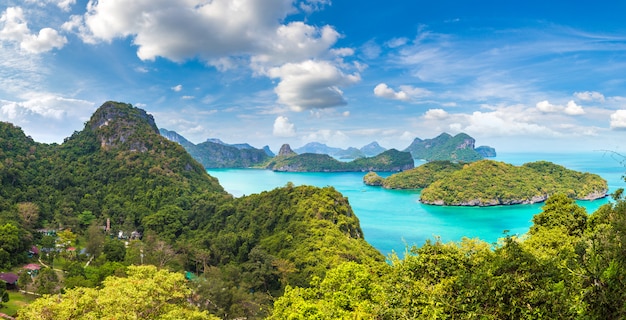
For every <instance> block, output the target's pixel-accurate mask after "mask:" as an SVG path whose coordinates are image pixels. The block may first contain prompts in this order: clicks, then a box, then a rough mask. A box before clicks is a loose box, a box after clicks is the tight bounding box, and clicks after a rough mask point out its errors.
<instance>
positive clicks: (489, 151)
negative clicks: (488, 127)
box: [474, 146, 497, 158]
mask: <svg viewBox="0 0 626 320" xmlns="http://www.w3.org/2000/svg"><path fill="white" fill-rule="evenodd" d="M474 150H476V152H478V153H479V154H480V155H481V156H483V157H485V158H494V157H496V155H497V154H496V149H494V148H492V147H489V146H480V147H478V148H476V149H474Z"/></svg>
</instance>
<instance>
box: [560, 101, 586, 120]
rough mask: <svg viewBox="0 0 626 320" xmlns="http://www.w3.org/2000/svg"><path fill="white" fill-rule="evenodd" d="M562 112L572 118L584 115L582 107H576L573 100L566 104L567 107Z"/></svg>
mask: <svg viewBox="0 0 626 320" xmlns="http://www.w3.org/2000/svg"><path fill="white" fill-rule="evenodd" d="M564 111H565V113H566V114H569V115H572V116H577V115H581V114H585V110H584V109H583V107H581V106H579V105H577V104H576V102H574V101H573V100H571V101H569V102H568V103H567V106H566V107H565V109H564Z"/></svg>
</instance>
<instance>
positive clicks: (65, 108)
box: [0, 93, 95, 142]
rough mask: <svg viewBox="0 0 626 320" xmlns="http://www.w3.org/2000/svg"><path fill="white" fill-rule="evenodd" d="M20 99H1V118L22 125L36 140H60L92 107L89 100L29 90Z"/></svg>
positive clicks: (74, 128) (84, 117) (79, 126)
mask: <svg viewBox="0 0 626 320" xmlns="http://www.w3.org/2000/svg"><path fill="white" fill-rule="evenodd" d="M24 98H25V99H24V100H23V101H6V100H0V120H2V121H7V122H11V123H13V124H15V125H18V126H20V127H22V128H23V129H24V132H25V133H26V134H27V135H30V136H32V137H33V139H35V141H39V142H61V140H62V138H65V137H68V136H70V135H71V134H72V132H73V131H74V130H81V129H82V125H83V123H84V122H85V121H86V120H88V119H89V117H90V115H91V114H92V113H93V112H94V111H95V106H94V104H93V103H92V102H89V101H84V100H77V99H71V98H64V97H61V96H58V95H55V94H49V93H31V94H27V95H25V96H24Z"/></svg>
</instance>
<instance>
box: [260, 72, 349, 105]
mask: <svg viewBox="0 0 626 320" xmlns="http://www.w3.org/2000/svg"><path fill="white" fill-rule="evenodd" d="M268 76H269V77H271V78H278V79H280V82H279V83H278V85H277V86H276V88H275V89H274V91H275V92H276V94H277V95H278V101H279V102H280V103H283V104H285V105H287V106H289V107H290V108H291V109H292V110H294V111H302V110H308V109H315V108H329V107H335V106H342V105H345V104H346V101H345V100H344V98H343V91H341V90H340V89H339V87H340V86H348V85H351V84H354V83H356V82H358V81H360V80H361V78H360V76H359V74H358V73H354V74H344V73H343V72H342V71H341V70H339V69H338V68H337V67H336V66H334V65H333V64H331V63H330V62H327V61H314V60H307V61H304V62H302V63H288V64H285V65H283V66H281V67H275V68H272V69H270V70H268Z"/></svg>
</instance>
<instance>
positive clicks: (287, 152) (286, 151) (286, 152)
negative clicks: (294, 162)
mask: <svg viewBox="0 0 626 320" xmlns="http://www.w3.org/2000/svg"><path fill="white" fill-rule="evenodd" d="M296 154H297V153H295V152H294V151H293V150H291V147H290V146H289V145H288V144H286V143H285V144H283V145H282V146H281V147H280V150H279V151H278V156H279V157H281V156H283V157H284V156H292V155H296Z"/></svg>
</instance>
